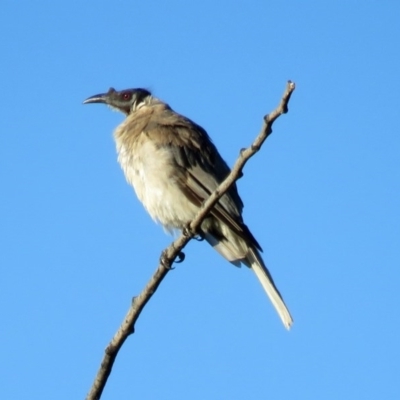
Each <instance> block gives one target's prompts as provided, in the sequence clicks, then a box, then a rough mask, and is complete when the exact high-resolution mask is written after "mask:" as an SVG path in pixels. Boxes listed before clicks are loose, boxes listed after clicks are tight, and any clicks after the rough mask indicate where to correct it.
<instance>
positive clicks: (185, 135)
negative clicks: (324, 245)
mask: <svg viewBox="0 0 400 400" xmlns="http://www.w3.org/2000/svg"><path fill="white" fill-rule="evenodd" d="M144 131H145V134H146V135H148V136H149V138H150V139H152V140H153V142H156V143H157V144H158V145H159V146H165V147H168V148H169V150H170V151H171V153H172V154H173V156H174V160H175V163H176V165H177V167H179V169H180V177H179V178H180V179H179V182H180V185H181V189H182V192H183V194H184V195H185V196H186V197H187V198H188V199H189V200H190V201H191V202H192V203H194V204H196V205H197V206H198V207H200V206H201V205H202V203H203V202H204V201H205V200H207V198H208V197H209V196H210V195H211V193H212V192H213V191H214V190H215V189H216V188H217V187H218V186H219V184H220V183H221V182H222V181H223V180H224V179H225V178H226V176H227V175H228V174H229V172H230V169H229V167H228V165H227V164H226V162H225V161H224V160H223V158H222V157H221V155H220V154H219V153H218V150H217V149H216V147H215V146H214V144H213V143H212V141H211V139H210V138H209V137H208V135H207V133H206V131H205V130H204V129H203V128H201V127H200V126H199V125H197V124H195V123H194V122H192V121H191V120H189V119H187V118H185V117H183V116H181V115H179V114H176V113H175V112H173V111H172V110H169V109H167V110H164V112H162V113H157V112H154V113H153V116H152V118H151V120H150V121H149V123H148V124H147V126H146V128H145V129H144ZM242 209H243V203H242V200H241V199H240V197H239V194H238V191H237V187H236V184H234V185H232V186H231V188H230V189H229V191H228V192H227V193H226V194H224V195H223V196H222V197H221V199H220V200H219V202H218V203H217V204H216V205H215V206H214V208H213V209H212V211H211V212H210V213H211V215H213V216H214V217H215V218H217V219H218V220H219V221H221V222H223V223H224V224H225V225H227V226H228V227H229V228H230V229H231V230H232V231H234V232H235V233H236V234H237V235H239V236H240V237H242V238H243V239H245V240H246V241H247V242H250V243H252V244H253V245H254V246H255V247H256V248H257V249H259V250H261V247H260V245H259V244H258V242H257V241H256V239H255V238H254V236H253V235H252V234H251V232H250V230H249V229H248V227H247V226H246V225H245V224H244V222H243V219H242V215H241V214H242Z"/></svg>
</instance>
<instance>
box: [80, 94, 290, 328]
mask: <svg viewBox="0 0 400 400" xmlns="http://www.w3.org/2000/svg"><path fill="white" fill-rule="evenodd" d="M89 103H104V104H106V105H108V106H110V107H112V108H113V109H116V110H118V111H121V112H122V113H124V114H125V115H126V119H125V120H124V121H123V122H122V124H120V125H119V126H118V127H117V128H116V130H115V132H114V138H115V142H116V146H117V152H118V161H119V163H120V164H121V167H122V169H123V171H124V173H125V176H126V179H127V181H128V182H129V183H130V184H131V185H132V186H133V188H134V189H135V192H136V195H137V197H138V198H139V200H140V201H141V202H142V203H143V205H144V207H145V208H146V210H147V211H148V213H149V214H150V215H151V217H152V218H153V219H154V220H155V221H157V222H159V223H160V224H162V225H163V226H164V228H166V229H167V230H169V231H173V230H183V229H184V228H186V227H187V226H188V224H189V223H190V222H191V221H192V219H193V218H194V216H195V215H196V213H197V212H198V210H199V207H201V205H202V204H203V202H204V201H205V200H206V199H207V198H208V197H209V196H210V194H211V193H212V192H213V191H214V190H215V189H216V188H217V187H218V185H219V184H220V183H221V182H222V181H223V180H224V178H225V177H226V176H227V175H228V174H229V172H230V170H229V167H228V165H227V164H226V162H225V161H224V160H223V159H222V157H221V155H220V154H219V152H218V150H217V148H216V147H215V146H214V144H213V143H212V141H211V139H210V138H209V136H208V134H207V132H206V131H205V130H204V129H203V128H202V127H201V126H199V125H197V124H196V123H194V122H193V121H191V120H190V119H188V118H186V117H184V116H182V115H180V114H178V113H176V112H175V111H173V110H172V109H171V107H170V106H169V105H168V104H166V103H164V102H163V101H161V100H159V99H158V98H156V97H155V96H153V95H152V94H151V93H150V92H149V91H148V90H146V89H127V90H121V91H116V90H115V89H113V88H111V89H110V90H109V91H108V92H107V93H103V94H98V95H95V96H91V97H89V98H88V99H86V100H85V101H84V104H89ZM242 209H243V203H242V200H241V199H240V197H239V194H238V191H237V187H236V185H233V186H231V188H230V189H229V191H228V192H227V193H226V194H225V195H223V196H222V197H221V199H220V200H219V201H218V203H217V204H216V205H215V206H214V208H213V209H212V210H211V212H210V214H209V216H208V217H207V218H206V219H205V220H204V221H203V223H202V224H201V232H200V235H201V236H202V237H203V238H204V239H205V240H206V241H207V242H208V243H209V244H210V245H211V246H213V247H214V249H215V250H217V251H218V253H220V254H221V255H222V256H223V257H225V258H226V259H227V260H228V261H229V262H230V263H232V264H234V265H236V266H240V265H241V264H242V263H243V264H244V265H246V266H247V267H249V268H250V269H252V270H253V271H254V273H255V274H256V276H257V278H258V279H259V281H260V283H261V285H262V286H263V288H264V290H265V292H266V293H267V295H268V297H269V298H270V300H271V301H272V304H273V305H274V307H275V309H276V311H277V312H278V314H279V316H280V318H281V320H282V322H283V324H284V325H285V327H286V328H287V329H289V328H290V326H291V325H292V322H293V319H292V317H291V315H290V312H289V310H288V308H287V307H286V305H285V303H284V301H283V299H282V296H281V294H280V293H279V291H278V289H277V287H276V286H275V283H274V281H273V279H272V276H271V274H270V272H269V271H268V269H267V267H266V265H265V264H264V261H263V259H262V258H261V255H260V251H261V247H260V245H259V244H258V242H257V240H256V239H255V238H254V236H253V235H252V233H251V232H250V230H249V228H248V227H247V225H246V224H245V223H244V222H243V218H242Z"/></svg>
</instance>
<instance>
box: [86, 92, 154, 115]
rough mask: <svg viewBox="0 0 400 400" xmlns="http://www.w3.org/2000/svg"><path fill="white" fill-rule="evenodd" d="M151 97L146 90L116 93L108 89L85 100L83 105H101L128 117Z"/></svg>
mask: <svg viewBox="0 0 400 400" xmlns="http://www.w3.org/2000/svg"><path fill="white" fill-rule="evenodd" d="M150 97H151V93H150V92H149V91H148V90H146V89H125V90H121V91H117V90H115V89H114V88H110V90H109V91H108V92H107V93H102V94H96V95H94V96H91V97H89V98H87V99H86V100H85V101H84V102H83V104H89V103H103V104H107V105H108V106H110V107H111V108H113V109H115V110H118V111H121V112H122V113H124V114H125V115H129V114H130V113H131V112H132V111H135V110H136V109H137V108H138V106H139V105H141V104H144V103H145V101H146V99H148V98H150Z"/></svg>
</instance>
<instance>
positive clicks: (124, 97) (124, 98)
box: [122, 92, 132, 100]
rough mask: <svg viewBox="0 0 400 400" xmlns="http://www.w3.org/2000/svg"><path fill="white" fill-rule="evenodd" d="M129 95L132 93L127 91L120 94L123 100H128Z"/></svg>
mask: <svg viewBox="0 0 400 400" xmlns="http://www.w3.org/2000/svg"><path fill="white" fill-rule="evenodd" d="M131 97H132V95H131V93H129V92H125V93H123V94H122V99H123V100H130V99H131Z"/></svg>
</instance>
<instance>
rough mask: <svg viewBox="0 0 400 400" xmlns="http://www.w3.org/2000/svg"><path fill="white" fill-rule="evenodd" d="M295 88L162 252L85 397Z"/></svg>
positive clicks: (95, 395)
mask: <svg viewBox="0 0 400 400" xmlns="http://www.w3.org/2000/svg"><path fill="white" fill-rule="evenodd" d="M294 89H295V84H294V83H293V82H291V81H289V82H288V83H287V85H286V90H285V92H284V94H283V96H282V99H281V102H280V104H279V105H278V107H277V108H276V109H275V110H274V111H272V113H271V114H269V115H266V116H265V117H264V123H263V126H262V128H261V131H260V133H259V135H258V136H257V137H256V139H255V140H254V142H253V144H252V145H251V146H250V147H248V148H247V149H244V150H242V151H241V152H240V155H239V157H238V159H237V160H236V163H235V165H234V166H233V168H232V171H231V172H230V174H229V175H228V176H227V177H226V179H225V180H224V181H223V182H222V183H221V184H220V185H219V187H218V188H217V189H216V190H215V191H214V192H213V193H212V194H211V196H210V197H209V198H208V199H207V201H205V202H204V204H203V206H202V207H201V208H200V210H199V212H198V213H197V215H196V217H195V218H194V219H193V221H192V222H191V223H190V226H189V227H188V229H187V232H185V233H184V234H182V235H181V236H179V237H178V238H177V239H176V240H175V241H174V242H173V243H172V244H171V245H170V246H169V247H167V248H166V249H165V250H164V251H163V252H162V254H161V257H160V264H159V265H158V268H157V270H156V272H155V273H154V275H153V276H152V277H151V279H150V281H149V282H148V283H147V285H146V287H145V288H144V289H143V291H142V292H141V293H140V294H139V296H137V297H135V298H134V299H133V301H132V304H131V307H130V308H129V310H128V313H127V314H126V316H125V318H124V321H123V322H122V324H121V326H120V327H119V329H118V331H117V332H116V333H115V335H114V337H113V338H112V340H111V342H110V343H109V345H108V346H107V348H106V350H105V355H104V358H103V361H102V363H101V366H100V369H99V371H98V372H97V375H96V378H95V380H94V383H93V386H92V387H91V389H90V392H89V393H88V395H87V397H86V400H98V399H100V396H101V394H102V392H103V389H104V387H105V385H106V383H107V379H108V377H109V375H110V373H111V369H112V366H113V364H114V361H115V358H116V357H117V354H118V351H119V350H120V348H121V347H122V345H123V344H124V342H125V340H126V339H127V338H128V336H129V335H131V334H132V333H133V332H134V330H135V328H134V327H135V323H136V321H137V319H138V318H139V315H140V313H141V312H142V310H143V308H144V306H145V305H146V304H147V302H148V301H149V300H150V298H151V297H152V296H153V294H154V293H155V291H156V290H157V288H158V286H159V284H160V283H161V282H162V280H163V279H164V278H165V276H166V275H167V273H168V272H169V271H170V270H171V269H172V263H173V262H174V261H175V259H176V258H177V257H178V256H179V255H181V254H182V249H183V248H184V247H185V246H186V244H187V243H188V242H189V241H190V240H191V239H192V238H193V237H194V236H195V235H196V232H197V231H198V229H199V228H200V226H201V223H202V222H203V220H204V218H205V217H206V216H207V215H208V213H209V212H210V210H211V209H212V208H213V207H214V205H215V204H216V203H217V202H218V200H219V199H220V198H221V197H222V196H223V195H224V193H226V192H227V191H228V190H229V188H230V187H231V186H232V185H233V183H234V182H235V181H236V180H237V179H239V178H240V177H241V176H242V169H243V167H244V165H245V164H246V162H247V161H248V160H249V159H250V158H251V157H252V156H253V155H254V154H255V153H257V152H258V151H259V150H260V148H261V146H262V144H263V143H264V141H265V139H267V137H268V136H269V135H270V134H271V133H272V124H273V123H274V121H275V120H276V119H277V118H278V117H279V116H280V115H282V114H285V113H287V111H288V103H289V100H290V96H291V95H292V93H293V91H294Z"/></svg>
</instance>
